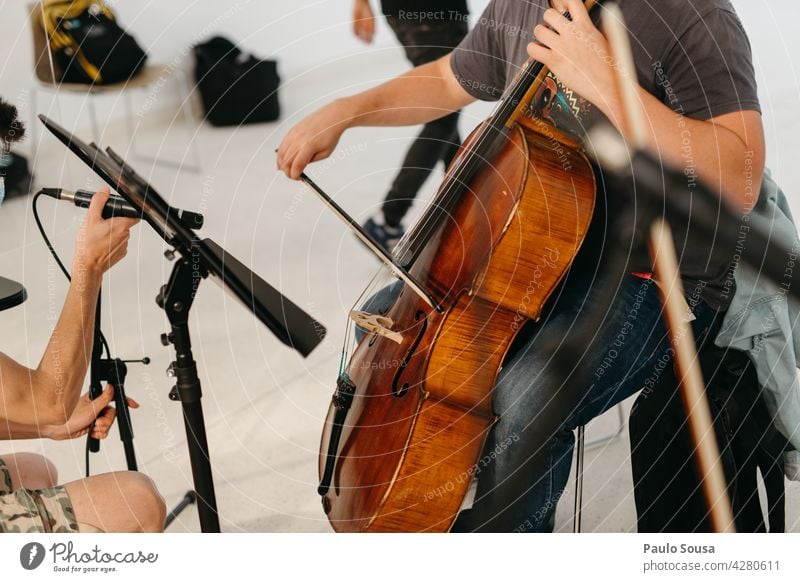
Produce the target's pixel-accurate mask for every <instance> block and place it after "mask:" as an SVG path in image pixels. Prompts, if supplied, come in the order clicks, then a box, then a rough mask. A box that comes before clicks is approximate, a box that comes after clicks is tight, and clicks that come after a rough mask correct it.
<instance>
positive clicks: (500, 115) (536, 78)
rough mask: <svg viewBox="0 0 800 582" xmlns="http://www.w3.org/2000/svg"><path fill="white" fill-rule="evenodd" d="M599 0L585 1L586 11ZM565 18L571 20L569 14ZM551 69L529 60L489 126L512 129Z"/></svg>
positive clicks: (507, 91) (510, 87)
mask: <svg viewBox="0 0 800 582" xmlns="http://www.w3.org/2000/svg"><path fill="white" fill-rule="evenodd" d="M597 4H598V0H585V1H584V6H586V10H592V9H593V8H594V7H595V6H596V5H597ZM565 16H567V17H568V18H569V13H566V14H565ZM549 72H550V69H548V68H547V67H545V66H544V65H543V64H542V63H540V62H538V61H535V60H533V59H528V60H527V61H526V62H525V64H524V65H523V66H522V69H520V71H519V74H518V75H517V78H516V79H515V80H514V82H513V83H512V84H511V85H510V86H509V88H508V89H507V90H506V93H505V95H504V96H503V99H502V100H501V102H500V105H499V106H498V108H497V110H496V111H495V113H494V114H493V115H492V117H491V118H490V122H489V124H490V125H491V126H492V127H493V128H495V129H500V128H501V127H511V126H512V125H514V123H516V122H517V121H519V120H520V118H522V117H523V116H524V115H525V108H524V107H520V105H522V104H525V103H531V102H532V101H533V97H534V95H536V92H537V91H538V90H539V87H541V86H542V83H543V82H544V80H545V79H546V78H547V74H548V73H549Z"/></svg>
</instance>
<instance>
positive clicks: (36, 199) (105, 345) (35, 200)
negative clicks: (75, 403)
mask: <svg viewBox="0 0 800 582" xmlns="http://www.w3.org/2000/svg"><path fill="white" fill-rule="evenodd" d="M43 194H44V192H42V191H41V190H39V191H38V192H37V193H36V194H34V196H33V202H32V203H31V205H32V210H33V220H34V222H36V227H37V228H38V229H39V234H41V235H42V239H43V240H44V244H45V245H46V246H47V250H48V251H50V254H51V255H52V257H53V259H55V261H56V264H57V265H58V268H59V269H61V272H62V273H63V274H64V276H65V277H66V278H67V281H70V282H72V276H70V274H69V271H68V270H67V268H66V267H65V266H64V263H63V262H62V261H61V257H59V256H58V253H57V252H56V249H55V247H54V246H53V243H51V242H50V238H49V237H48V236H47V232H46V231H45V230H44V225H43V224H42V220H41V219H40V218H39V208H38V206H37V203H38V202H39V197H40V196H42V195H43ZM100 343H102V344H103V349H104V350H105V353H106V358H107V359H109V360H110V359H111V349H110V348H109V346H108V341H107V340H106V336H105V335H103V332H102V331H100ZM89 434H91V429H90V430H89ZM89 475H90V472H89V437H88V436H87V437H86V476H87V477H89Z"/></svg>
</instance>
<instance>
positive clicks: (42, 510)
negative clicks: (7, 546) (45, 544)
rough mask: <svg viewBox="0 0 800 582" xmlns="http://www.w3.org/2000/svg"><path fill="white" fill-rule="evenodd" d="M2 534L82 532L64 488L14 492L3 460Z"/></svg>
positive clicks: (0, 490)
mask: <svg viewBox="0 0 800 582" xmlns="http://www.w3.org/2000/svg"><path fill="white" fill-rule="evenodd" d="M0 531H2V532H5V533H43V532H55V533H76V532H78V531H80V529H79V528H78V522H77V520H76V519H75V511H74V510H73V509H72V502H71V501H70V499H69V495H67V490H66V489H65V488H64V487H63V486H60V485H59V486H57V487H48V488H47V489H36V490H33V489H14V488H13V485H12V482H11V473H9V471H8V467H7V466H6V464H5V463H4V462H3V461H2V459H0Z"/></svg>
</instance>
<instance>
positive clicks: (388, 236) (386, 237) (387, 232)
mask: <svg viewBox="0 0 800 582" xmlns="http://www.w3.org/2000/svg"><path fill="white" fill-rule="evenodd" d="M364 230H366V231H367V232H368V233H369V235H370V236H371V237H372V238H374V239H375V242H377V243H378V244H379V245H381V246H382V247H383V248H384V249H386V250H387V251H388V252H390V253H391V252H392V249H394V247H395V245H396V244H397V243H398V242H399V241H400V239H401V238H402V237H403V235H404V234H405V232H406V231H405V229H404V228H403V226H402V225H400V226H388V225H387V224H383V223H379V222H377V221H376V220H375V219H374V218H369V219H367V221H366V222H365V223H364Z"/></svg>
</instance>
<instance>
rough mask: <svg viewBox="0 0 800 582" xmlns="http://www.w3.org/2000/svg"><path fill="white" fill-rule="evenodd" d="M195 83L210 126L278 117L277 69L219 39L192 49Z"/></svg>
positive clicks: (240, 123) (238, 123) (271, 119)
mask: <svg viewBox="0 0 800 582" xmlns="http://www.w3.org/2000/svg"><path fill="white" fill-rule="evenodd" d="M194 56H195V71H194V73H195V82H196V84H197V87H198V88H199V89H200V96H201V97H202V100H203V110H204V112H205V117H206V119H208V121H209V122H210V123H211V124H212V125H217V126H223V125H242V124H246V123H261V122H265V121H274V120H276V119H278V117H279V116H280V105H279V103H278V86H279V85H280V78H279V77H278V67H277V63H276V62H275V61H271V60H263V61H262V60H259V59H257V58H256V57H254V56H253V55H250V54H247V53H243V52H242V51H241V50H239V49H238V48H237V47H236V45H235V44H233V43H232V42H231V41H229V40H228V39H226V38H223V37H221V36H215V37H214V38H212V39H210V40H208V41H207V42H204V43H202V44H199V45H197V46H195V47H194Z"/></svg>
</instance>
